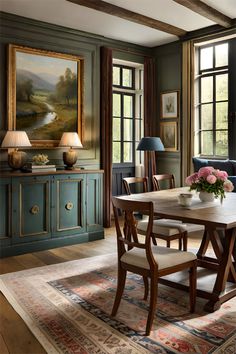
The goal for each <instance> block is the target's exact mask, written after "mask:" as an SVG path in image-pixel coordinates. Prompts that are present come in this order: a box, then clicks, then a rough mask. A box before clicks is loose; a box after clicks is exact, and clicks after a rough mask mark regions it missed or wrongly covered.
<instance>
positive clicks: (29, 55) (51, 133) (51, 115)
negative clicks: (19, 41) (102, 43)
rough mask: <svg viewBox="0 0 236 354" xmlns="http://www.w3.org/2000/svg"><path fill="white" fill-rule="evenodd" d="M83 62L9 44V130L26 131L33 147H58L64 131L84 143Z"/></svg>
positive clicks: (62, 55)
mask: <svg viewBox="0 0 236 354" xmlns="http://www.w3.org/2000/svg"><path fill="white" fill-rule="evenodd" d="M83 80H84V59H83V58H82V57H79V56H75V55H70V54H64V53H57V52H52V51H47V50H43V49H35V48H30V47H25V46H18V45H13V44H9V46H8V130H24V131H26V132H27V134H28V136H29V139H30V141H31V143H32V145H33V146H48V147H50V146H52V147H53V146H57V145H58V142H59V140H60V138H61V135H62V133H63V132H68V131H72V132H77V133H78V134H79V136H80V139H81V141H83V90H84V84H83Z"/></svg>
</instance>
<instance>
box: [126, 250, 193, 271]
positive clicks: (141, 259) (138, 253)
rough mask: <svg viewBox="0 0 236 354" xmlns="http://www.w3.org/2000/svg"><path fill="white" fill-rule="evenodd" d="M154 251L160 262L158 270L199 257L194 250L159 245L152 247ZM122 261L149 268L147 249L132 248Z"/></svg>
mask: <svg viewBox="0 0 236 354" xmlns="http://www.w3.org/2000/svg"><path fill="white" fill-rule="evenodd" d="M152 253H153V256H154V259H155V261H156V263H157V264H158V270H162V269H166V268H169V267H174V266H177V265H179V264H183V263H187V262H190V261H193V260H195V259H197V256H196V255H195V254H194V253H192V252H186V251H179V250H177V249H173V248H166V247H159V246H158V247H157V246H155V247H152ZM121 262H125V263H127V264H130V265H133V266H136V267H141V268H145V269H149V263H148V261H147V256H146V251H145V249H141V248H132V249H131V250H130V251H127V252H126V253H124V254H123V255H122V257H121Z"/></svg>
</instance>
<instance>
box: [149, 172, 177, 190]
mask: <svg viewBox="0 0 236 354" xmlns="http://www.w3.org/2000/svg"><path fill="white" fill-rule="evenodd" d="M162 181H164V183H165V182H166V188H168V189H172V188H175V176H174V175H172V174H168V173H165V174H162V175H153V176H152V183H153V186H154V190H155V191H160V190H161V189H162V188H161V183H162Z"/></svg>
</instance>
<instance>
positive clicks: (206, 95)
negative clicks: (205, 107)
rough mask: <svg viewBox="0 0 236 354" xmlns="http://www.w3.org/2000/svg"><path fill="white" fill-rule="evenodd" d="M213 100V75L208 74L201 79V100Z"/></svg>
mask: <svg viewBox="0 0 236 354" xmlns="http://www.w3.org/2000/svg"><path fill="white" fill-rule="evenodd" d="M212 100H213V77H212V76H208V77H204V78H202V79H201V102H202V103H204V102H212Z"/></svg>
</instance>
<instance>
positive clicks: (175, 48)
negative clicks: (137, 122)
mask: <svg viewBox="0 0 236 354" xmlns="http://www.w3.org/2000/svg"><path fill="white" fill-rule="evenodd" d="M155 58H156V64H157V71H156V73H157V124H156V131H155V134H156V135H157V136H160V122H168V121H169V122H171V121H177V135H178V138H177V144H178V151H165V152H163V153H158V157H157V173H173V174H174V175H175V178H176V185H177V186H178V185H180V183H181V168H180V166H181V154H180V149H181V139H180V138H181V123H182V115H181V105H180V107H179V118H178V119H161V118H160V107H161V104H160V102H161V93H162V92H165V91H176V90H179V93H180V94H179V104H180V103H181V80H182V78H181V73H182V67H181V65H182V45H181V42H174V43H171V44H167V45H163V46H160V47H156V48H155Z"/></svg>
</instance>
